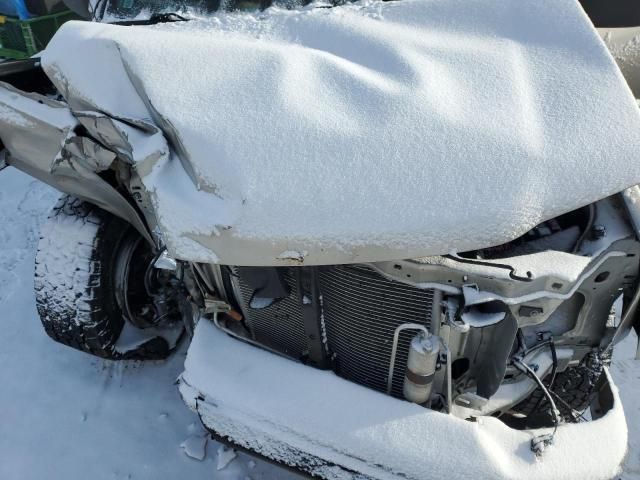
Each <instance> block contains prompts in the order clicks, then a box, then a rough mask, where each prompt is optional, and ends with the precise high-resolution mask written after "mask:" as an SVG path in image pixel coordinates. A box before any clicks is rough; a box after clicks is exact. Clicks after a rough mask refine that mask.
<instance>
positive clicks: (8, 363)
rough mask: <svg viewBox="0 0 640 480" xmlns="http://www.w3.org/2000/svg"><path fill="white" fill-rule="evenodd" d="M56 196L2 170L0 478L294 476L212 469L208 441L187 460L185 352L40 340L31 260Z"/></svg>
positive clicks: (238, 466) (212, 448) (247, 460)
mask: <svg viewBox="0 0 640 480" xmlns="http://www.w3.org/2000/svg"><path fill="white" fill-rule="evenodd" d="M58 195H59V194H58V193H57V192H56V191H54V190H52V189H50V188H48V187H46V186H44V185H43V184H41V183H40V182H37V181H35V180H32V179H31V178H30V177H27V176H26V175H23V174H22V173H20V172H18V171H17V170H14V169H13V168H9V169H7V170H4V171H2V172H0V245H2V249H0V479H3V480H30V479H38V480H40V479H43V478H49V479H64V480H75V479H86V478H92V479H95V480H102V479H105V480H107V479H108V480H121V479H123V480H124V479H127V480H128V479H131V480H137V479H153V480H156V479H159V480H162V479H176V478H179V479H181V480H189V479H220V480H236V479H238V480H242V479H245V478H251V479H253V480H258V479H278V480H280V479H283V480H293V479H296V478H298V477H297V476H295V475H293V474H290V473H289V472H288V471H284V470H281V469H278V468H276V467H273V466H272V465H270V464H266V463H264V462H260V461H255V460H254V459H252V458H251V457H249V456H247V455H244V454H239V455H238V457H237V458H235V459H231V462H230V463H229V464H228V465H227V466H226V467H225V468H223V469H221V470H220V471H218V470H217V469H218V466H219V465H223V464H224V462H219V461H218V458H217V456H218V452H219V445H218V444H217V443H215V442H213V441H211V440H210V441H208V442H207V446H206V458H205V459H204V460H203V461H198V460H195V459H192V458H190V457H189V456H187V454H186V453H185V451H184V450H185V449H187V450H189V452H190V453H191V454H195V455H196V456H198V455H197V454H198V449H199V441H198V438H197V437H198V436H202V435H204V432H203V430H202V428H201V427H200V421H199V420H198V417H197V416H196V415H194V414H193V413H192V412H191V411H190V410H188V409H187V407H186V406H185V405H184V403H183V402H182V399H181V398H180V396H179V394H178V390H177V388H176V386H175V385H174V381H175V379H176V378H177V376H178V375H179V374H180V372H181V371H182V368H183V362H184V357H185V353H186V348H185V346H186V345H183V346H182V348H180V350H179V351H178V352H177V353H176V354H174V355H173V356H172V357H171V359H170V360H169V361H167V362H157V363H140V362H109V361H104V360H101V359H96V358H93V357H91V356H89V355H86V354H84V353H81V352H77V351H74V350H72V349H70V348H67V347H63V346H62V345H59V344H57V343H55V342H53V341H51V340H50V339H49V338H48V337H47V336H46V334H45V333H44V330H43V329H42V327H41V325H40V321H39V320H38V316H37V313H36V308H35V302H34V297H33V291H32V282H33V258H34V254H35V247H36V243H37V239H38V224H39V223H41V222H42V220H43V219H44V218H45V217H46V215H47V212H48V210H49V209H50V207H51V206H52V204H53V203H54V202H55V200H56V199H57V198H58ZM191 437H196V438H191ZM200 443H201V442H200ZM181 445H184V447H181ZM223 455H224V456H225V457H226V458H224V461H227V460H228V455H227V454H225V453H223Z"/></svg>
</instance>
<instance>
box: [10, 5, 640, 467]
mask: <svg viewBox="0 0 640 480" xmlns="http://www.w3.org/2000/svg"><path fill="white" fill-rule="evenodd" d="M134 3H135V2H134ZM181 18H182V17H181ZM505 19H506V20H505ZM609 37H611V35H609ZM625 38H626V37H625ZM605 39H606V35H605ZM609 41H611V38H609ZM78 44H81V45H82V48H78V49H75V50H74V55H69V48H68V47H69V45H78ZM184 51H188V52H190V54H189V55H183V54H182V52H184ZM639 58H640V57H639ZM42 62H43V69H44V72H45V73H46V74H47V75H48V77H49V78H50V80H51V85H50V87H51V90H53V92H51V91H47V92H44V91H42V92H41V93H40V94H38V93H25V92H24V91H22V90H19V89H18V88H16V87H15V86H12V85H9V84H8V83H0V140H1V142H2V143H1V144H0V146H2V147H3V149H2V158H3V159H4V161H6V163H7V164H8V165H11V166H14V167H16V168H18V169H20V170H22V171H24V172H26V173H28V174H30V175H32V176H33V177H35V178H38V179H40V180H42V181H44V182H46V183H49V184H50V185H52V186H54V187H56V188H58V189H59V190H61V191H63V192H65V193H67V194H70V195H71V196H72V197H69V198H66V199H63V201H62V203H61V205H60V206H59V207H57V209H56V210H55V214H54V215H52V217H53V218H52V219H50V220H51V222H52V224H53V227H51V231H53V232H56V234H57V232H59V230H58V229H59V228H62V227H60V225H63V224H65V223H69V224H74V225H76V227H77V229H78V232H80V233H82V234H83V235H85V237H86V238H88V239H89V240H85V243H87V244H92V245H94V246H96V247H95V248H96V249H101V250H100V251H101V252H102V253H104V255H103V256H104V257H105V260H104V264H103V265H104V266H105V267H104V269H102V270H104V271H105V272H106V271H107V269H108V268H110V267H111V266H114V267H113V268H114V271H113V272H107V273H108V275H105V277H104V278H101V280H104V284H105V290H107V292H106V293H104V296H105V298H107V300H106V301H110V300H112V301H113V302H112V303H113V305H110V306H109V308H110V310H109V311H110V312H116V314H115V315H114V317H117V322H114V323H116V324H117V325H115V327H114V326H113V325H107V326H105V327H104V328H102V327H101V330H100V335H103V336H106V335H110V337H109V338H110V341H112V344H109V345H107V347H109V348H106V347H105V345H103V344H100V343H99V341H101V337H100V338H98V339H97V340H96V339H90V340H92V342H90V343H88V344H83V345H81V348H80V349H83V350H84V351H89V352H90V353H94V352H95V351H98V352H101V353H102V356H103V357H105V358H109V357H108V356H105V355H108V354H109V352H111V351H113V349H114V348H115V346H114V345H115V340H118V341H120V340H122V339H123V338H124V337H125V335H124V334H122V333H121V330H122V331H125V330H126V329H123V327H122V324H123V322H125V321H126V322H127V323H126V325H128V326H130V327H131V326H133V327H135V328H137V329H138V330H141V331H142V332H143V333H144V332H145V329H147V332H146V333H149V332H156V329H157V331H161V330H162V328H163V327H165V326H166V324H165V322H166V321H167V318H171V321H172V322H173V323H172V324H171V327H172V328H173V330H172V331H174V332H177V333H176V335H177V334H179V333H180V332H181V331H182V325H183V324H184V329H185V331H186V332H188V333H189V335H190V336H192V344H191V346H190V349H189V353H188V357H187V360H186V363H185V369H186V370H185V372H184V373H183V374H182V376H181V378H180V392H181V394H182V396H183V398H184V400H185V402H186V403H187V405H188V406H189V407H190V408H192V409H193V410H194V411H196V412H197V413H198V414H199V416H200V418H201V420H202V421H203V423H204V425H205V426H206V427H207V428H208V429H209V430H210V431H211V432H212V433H214V434H215V435H216V436H218V437H221V438H226V439H227V440H229V441H230V442H232V443H233V444H234V445H238V446H240V447H242V448H247V449H249V450H251V451H254V452H257V453H259V454H260V455H263V456H265V457H267V458H269V459H271V460H275V461H277V462H281V463H284V464H287V465H289V466H293V467H294V468H297V469H300V470H303V471H305V472H308V473H311V474H313V475H317V476H320V477H324V478H327V479H330V480H337V479H342V478H349V479H358V480H359V479H364V478H372V479H393V478H406V479H416V480H419V479H423V478H440V477H444V476H445V474H446V475H451V471H450V469H451V463H452V462H451V458H452V457H450V456H449V457H445V460H442V459H441V458H440V457H441V453H442V452H443V451H447V452H454V453H455V452H457V451H460V450H461V451H464V452H467V453H470V454H469V455H468V457H467V456H465V455H462V457H464V458H461V460H460V462H458V464H457V465H456V468H457V471H456V472H455V473H457V474H458V475H457V476H459V477H460V478H475V477H477V476H482V477H487V478H569V477H570V476H571V475H575V476H578V477H580V478H610V477H613V476H614V475H615V474H616V472H617V471H618V469H619V465H620V462H621V461H622V459H623V457H624V454H625V451H626V447H625V445H626V444H625V442H626V425H625V420H624V414H623V412H622V408H621V405H620V400H619V397H618V395H617V391H616V388H615V386H614V385H612V383H611V379H610V377H609V375H608V370H607V367H608V365H609V363H610V360H611V353H612V349H613V348H614V346H615V345H616V344H617V343H618V342H619V341H620V340H621V339H622V338H623V337H624V336H625V335H626V334H627V333H628V332H629V331H630V330H631V328H633V327H635V328H636V329H638V328H640V321H639V320H638V319H639V318H640V315H639V314H638V306H639V304H640V263H639V260H640V240H639V239H640V188H639V187H638V186H637V185H638V184H640V164H639V163H638V161H637V156H638V151H639V150H640V113H639V112H638V108H637V104H636V102H635V99H634V98H633V95H632V93H631V90H630V89H629V86H628V85H627V84H626V83H625V80H624V77H623V76H622V74H621V72H620V70H619V69H618V67H616V64H615V62H614V60H613V58H612V57H611V55H610V54H609V53H608V52H607V50H606V47H605V45H604V43H603V41H602V40H601V39H600V37H599V36H598V33H597V32H596V30H595V28H594V27H593V25H591V24H590V23H589V20H588V18H587V17H586V15H584V12H583V11H582V10H581V8H580V6H579V4H578V3H577V2H575V1H573V0H567V1H561V2H560V1H556V0H543V1H540V2H521V1H518V0H505V1H503V2H494V1H490V0H474V1H472V2H455V1H448V0H433V1H430V2H427V1H423V0H403V1H401V2H381V3H380V4H378V3H377V2H373V3H357V4H353V5H342V6H336V7H335V8H316V6H314V5H313V4H312V5H310V6H306V7H304V8H300V9H291V10H286V9H281V8H272V9H270V11H268V12H264V13H255V14H254V13H238V12H236V13H233V14H228V15H223V14H219V15H216V16H215V17H214V18H213V19H211V18H193V19H190V20H189V21H184V22H182V21H181V22H177V23H174V24H171V25H164V26H163V25H145V26H141V25H133V24H131V25H129V26H126V27H125V26H115V25H104V24H99V23H96V22H91V23H80V22H69V23H67V24H65V26H64V27H63V28H62V29H61V30H60V31H59V32H58V33H57V35H56V36H55V38H54V39H53V41H52V43H51V45H50V46H49V47H48V48H47V50H46V51H45V52H44V53H43V57H42ZM631 64H633V62H627V63H625V65H627V67H628V68H631V67H629V65H631ZM635 64H636V65H638V64H640V63H637V62H636V63H635ZM14 67H15V66H12V71H13V69H14ZM32 67H33V66H32ZM32 67H29V68H32ZM19 70H20V69H18V71H19ZM195 72H197V74H195ZM627 73H628V72H626V71H625V74H627ZM0 74H1V69H0ZM105 79H108V80H105ZM257 79H259V81H257ZM12 82H13V83H16V82H15V81H13V80H12ZM16 85H17V83H16ZM44 93H46V94H44ZM54 98H55V99H54ZM75 197H77V198H75ZM78 199H81V200H83V201H84V202H85V203H83V202H81V201H80V200H78ZM88 203H90V204H93V205H91V206H87V205H88ZM94 205H95V206H97V207H99V209H95V210H94V209H93V206H94ZM77 212H80V214H82V215H85V217H86V216H87V215H91V219H92V221H93V222H94V223H92V224H91V225H88V226H87V225H86V223H87V222H85V221H84V220H83V221H76V220H77V218H76V217H75V216H77V215H80V214H78V213H77ZM82 212H84V213H82ZM107 212H110V214H113V215H114V216H116V217H119V219H123V220H125V222H127V223H128V224H129V225H131V226H132V227H133V229H128V226H127V225H126V224H122V223H119V220H118V219H116V220H118V222H113V221H112V220H113V217H112V216H111V215H108V214H107ZM74 215H75V216H74ZM60 218H62V220H60ZM83 218H84V217H83ZM65 219H66V221H63V220H65ZM69 219H73V220H74V221H73V222H72V221H70V220H69ZM89 223H91V222H89ZM85 227H86V228H85ZM109 229H111V230H110V231H108V232H107V230H109ZM134 229H135V231H134ZM129 230H131V231H129ZM78 232H76V233H78ZM104 232H107V233H104ZM136 232H137V233H136ZM80 233H78V236H79V237H80V236H81V235H80ZM100 235H102V236H103V237H104V238H106V239H107V240H106V241H104V243H101V242H102V240H101V238H100ZM85 237H82V238H85ZM114 239H115V240H114ZM143 240H144V241H143ZM110 245H115V246H117V248H118V249H119V250H114V252H115V253H113V255H111V254H110V252H111V251H107V249H108V248H109V246H110ZM114 248H115V247H114ZM93 255H94V257H98V256H100V255H98V254H97V253H96V252H93ZM110 255H111V256H110ZM45 256H46V251H45V253H42V254H40V257H39V258H40V260H39V261H40V262H41V264H42V265H44V257H45ZM112 257H113V258H115V259H116V261H112ZM60 263H63V262H58V265H52V268H53V267H56V268H58V266H59V265H60ZM112 264H113V265H112ZM46 271H47V268H45V267H44V266H42V267H40V270H39V271H38V272H39V273H38V275H41V276H42V277H43V278H39V279H38V282H40V283H43V282H44V283H46V278H44V277H45V274H46ZM111 273H113V275H112V274H111ZM60 277H64V275H60ZM67 277H68V275H67ZM112 277H113V278H115V279H116V281H115V282H114V285H112V290H114V291H115V292H116V293H115V295H112V294H111V292H110V291H109V284H108V282H110V281H111V280H112ZM65 278H66V277H65ZM97 283H99V282H97ZM73 287H74V288H77V289H78V292H79V295H80V296H82V295H83V294H84V292H86V291H88V288H89V287H91V286H89V287H88V286H86V285H79V286H78V285H73ZM54 290H55V289H52V290H51V291H52V292H53V291H54ZM43 291H45V290H43ZM41 295H42V296H43V297H47V296H48V294H47V295H44V294H41ZM51 295H53V293H52V294H51ZM45 300H46V299H45ZM63 300H64V299H63ZM52 301H58V299H56V298H53V299H52ZM106 301H105V302H106ZM73 308H75V306H74V307H73ZM73 308H72V307H70V310H69V311H70V312H71V314H70V317H69V318H71V319H72V320H71V321H70V325H65V327H68V331H72V330H73V328H74V325H75V324H74V322H75V320H73V319H74V318H75V316H74V315H75V313H74V311H73ZM97 311H101V310H100V309H95V310H92V312H97ZM103 317H104V316H103ZM120 317H122V318H120ZM41 318H44V319H45V320H43V323H45V328H47V324H46V321H48V320H50V318H49V316H48V314H47V312H46V311H44V313H42V312H41ZM102 320H104V318H103V319H102ZM76 323H77V322H76ZM88 323H91V322H88ZM176 324H177V325H178V326H179V327H180V328H175V327H176ZM101 325H103V324H101ZM75 326H77V325H75ZM107 327H111V328H112V329H113V331H111V330H109V328H107ZM55 328H59V325H56V326H55ZM135 328H134V331H137V332H138V333H140V332H139V331H138V330H135ZM48 331H49V330H48ZM54 333H55V332H54ZM152 336H153V335H152ZM143 337H144V335H143ZM146 337H149V335H146ZM85 338H86V336H85V332H84V331H82V330H80V334H78V337H77V338H74V337H72V338H71V340H70V341H65V340H64V339H63V340H60V339H59V338H56V339H57V340H59V341H62V342H63V343H67V344H69V345H71V346H74V348H76V347H77V344H78V343H79V342H80V341H83V340H84V339H85ZM176 338H177V337H176ZM78 339H79V340H78ZM96 342H98V343H96ZM120 343H121V344H123V343H126V342H125V341H124V340H122V341H120ZM138 343H139V342H138ZM165 343H166V342H165ZM174 344H175V342H174V343H173V344H172V345H174ZM140 345H146V346H148V345H147V344H146V343H145V344H140ZM140 345H139V346H140ZM152 346H153V345H152ZM171 348H173V347H171ZM140 351H144V349H142V350H140ZM168 351H169V350H168V348H165V349H164V353H165V354H168ZM105 352H106V353H105ZM156 353H157V352H156ZM153 358H158V357H157V356H156V357H153ZM283 379H286V381H285V382H283ZM589 409H590V410H589ZM587 410H589V412H590V415H591V416H590V417H589V418H587V416H588V415H586V412H587ZM587 420H589V421H587ZM596 448H600V449H604V453H603V454H602V455H600V456H598V457H595V456H593V457H592V456H589V455H588V454H587V455H585V452H589V451H591V450H594V449H596ZM567 457H570V458H573V459H580V461H576V462H575V465H573V467H572V468H573V470H572V471H571V472H569V473H568V474H566V475H565V473H566V470H563V471H560V470H559V469H560V468H561V465H562V463H563V462H564V461H565V459H566V458H567ZM559 471H560V474H558V472H559ZM471 472H473V473H471Z"/></svg>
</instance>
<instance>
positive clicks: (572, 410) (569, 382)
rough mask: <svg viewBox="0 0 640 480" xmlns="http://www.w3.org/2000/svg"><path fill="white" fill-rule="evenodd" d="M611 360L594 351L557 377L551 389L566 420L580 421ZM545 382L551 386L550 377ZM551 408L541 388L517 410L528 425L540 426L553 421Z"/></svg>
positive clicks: (517, 406) (547, 424)
mask: <svg viewBox="0 0 640 480" xmlns="http://www.w3.org/2000/svg"><path fill="white" fill-rule="evenodd" d="M609 363H610V359H609V358H602V357H601V356H600V355H599V354H597V353H591V354H589V355H587V356H586V357H585V359H584V360H583V361H582V362H581V363H580V365H578V366H576V367H573V368H568V369H567V370H565V371H564V372H561V373H559V374H558V375H557V376H556V378H555V380H554V382H553V386H552V388H551V391H552V392H553V394H554V401H555V404H556V407H557V408H558V410H559V412H560V417H561V418H562V420H563V421H565V422H575V421H576V420H578V418H576V417H577V416H579V414H582V413H583V412H584V411H585V410H586V409H587V408H588V407H589V405H590V404H591V400H592V394H593V392H594V387H595V385H596V383H597V381H598V379H599V378H600V375H602V373H603V369H604V367H605V366H606V365H608V364H609ZM544 383H545V385H546V386H547V387H549V379H545V381H544ZM549 408H550V405H549V402H548V401H547V399H546V397H545V396H544V394H543V393H542V390H540V389H539V388H537V389H536V390H534V391H533V393H531V395H530V396H529V397H528V398H527V399H526V400H524V401H522V402H520V403H519V404H518V405H516V406H515V407H514V408H513V412H514V413H517V414H519V415H524V416H525V417H526V418H525V420H524V424H525V425H524V426H525V428H539V427H546V426H549V425H550V424H551V423H552V420H551V413H550V410H549Z"/></svg>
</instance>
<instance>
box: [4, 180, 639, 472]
mask: <svg viewBox="0 0 640 480" xmlns="http://www.w3.org/2000/svg"><path fill="white" fill-rule="evenodd" d="M57 197H58V194H57V193H56V192H55V191H53V190H52V189H50V188H48V187H46V186H44V185H42V184H41V183H39V182H37V181H34V180H32V179H30V178H29V177H27V176H25V175H23V174H21V173H19V172H17V171H16V170H13V169H7V170H5V171H3V172H1V173H0V244H1V245H2V247H3V248H2V249H1V250H0V312H1V315H0V322H1V324H0V325H1V330H0V332H1V333H0V339H1V344H0V385H1V387H0V478H2V479H21V480H22V479H24V480H29V479H42V478H50V479H54V480H55V479H64V480H74V479H85V478H87V477H91V478H93V479H98V480H101V479H109V480H114V479H115V480H119V479H154V480H155V479H174V478H180V479H184V480H190V479H221V480H231V479H233V480H235V479H245V478H251V479H253V480H258V479H265V480H270V479H278V480H280V479H284V480H289V479H291V480H293V479H297V478H299V477H297V476H295V475H293V474H291V473H289V472H288V471H285V470H282V469H278V468H276V467H273V466H271V465H268V464H266V463H264V462H260V461H256V460H254V459H252V458H251V457H249V456H247V455H244V454H239V455H238V456H237V458H231V457H232V455H230V454H229V453H228V452H225V451H224V449H221V448H220V446H219V445H218V444H217V443H216V442H213V441H211V440H209V441H208V442H207V445H206V447H205V448H206V449H205V452H204V453H205V454H206V456H205V459H204V460H203V461H198V460H196V459H194V458H191V457H190V456H188V455H187V451H188V453H189V454H190V455H191V456H195V457H199V456H201V455H202V443H203V442H202V435H203V434H204V432H203V431H202V429H201V427H200V424H199V420H198V418H197V417H196V416H195V415H194V414H193V413H191V412H190V411H189V410H187V408H186V407H185V406H184V405H183V403H182V400H181V399H180V397H179V396H178V392H177V389H176V387H175V385H174V381H175V379H176V377H177V376H178V374H179V373H180V372H181V371H182V363H183V360H184V356H185V353H186V351H185V348H184V347H185V346H184V345H183V346H182V348H181V349H180V350H179V351H178V352H177V353H176V354H175V355H173V356H172V357H171V359H170V360H169V361H167V362H158V363H144V364H143V363H140V362H119V363H116V362H108V361H103V360H99V359H95V358H92V357H90V356H88V355H85V354H83V353H80V352H76V351H74V350H72V349H70V348H66V347H63V346H61V345H58V344H56V343H54V342H53V341H51V340H49V338H48V337H47V336H46V335H45V333H44V331H43V330H42V328H41V326H40V322H39V320H38V318H37V313H36V309H35V305H34V299H33V292H32V278H33V257H34V252H35V246H36V243H37V238H38V233H37V232H38V225H39V224H40V223H41V222H42V220H43V219H44V218H45V217H46V214H47V212H48V210H49V208H50V206H51V205H52V204H53V203H54V202H55V200H56V199H57ZM633 340H634V339H629V340H628V341H626V342H625V343H624V344H623V347H622V348H620V349H619V351H618V352H616V362H615V365H614V368H613V374H614V377H615V378H616V380H617V382H618V385H619V386H620V390H621V395H622V399H623V403H624V405H625V410H626V413H627V419H628V422H629V430H630V453H629V458H628V461H627V465H626V470H625V473H624V474H623V476H622V478H623V479H625V480H640V421H639V420H638V416H639V415H640V402H638V399H640V362H634V361H633V360H632V358H633V356H634V353H635V350H634V349H635V344H634V342H633ZM634 416H635V418H634ZM219 455H220V456H221V458H219ZM227 460H230V463H229V464H227V465H226V466H225V463H226V462H227ZM218 467H224V468H222V469H221V470H218Z"/></svg>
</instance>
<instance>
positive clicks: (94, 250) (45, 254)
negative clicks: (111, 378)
mask: <svg viewBox="0 0 640 480" xmlns="http://www.w3.org/2000/svg"><path fill="white" fill-rule="evenodd" d="M153 259H154V255H153V253H152V251H151V248H150V246H149V245H148V244H147V243H146V242H145V241H144V240H143V239H142V237H141V236H140V235H139V234H138V233H137V232H136V231H135V229H134V228H133V227H131V226H130V225H129V224H128V223H126V222H125V221H123V220H121V219H120V218H118V217H116V216H114V215H112V214H111V213H109V212H106V211H105V210H102V209H100V208H98V207H96V206H94V205H92V204H89V203H86V202H83V201H81V200H79V199H77V198H74V197H71V196H64V197H62V198H61V199H60V200H59V201H58V203H57V204H56V206H55V207H54V208H53V210H52V212H51V214H50V215H49V218H48V219H47V221H46V222H45V224H44V225H43V227H42V229H41V232H40V241H39V243H38V251H37V254H36V265H35V281H34V288H35V296H36V306H37V309H38V314H39V316H40V320H41V321H42V325H43V326H44V329H45V331H46V332H47V334H48V335H49V336H50V337H51V338H53V339H54V340H56V341H57V342H60V343H62V344H65V345H68V346H70V347H73V348H75V349H77V350H81V351H83V352H87V353H90V354H92V355H96V356H98V357H102V358H107V359H113V360H116V359H131V358H135V359H161V358H165V357H166V356H167V355H168V354H169V353H170V351H171V349H172V348H173V347H174V346H175V344H176V342H177V340H178V337H179V335H180V334H181V332H182V326H181V323H180V321H179V314H178V312H177V309H176V308H175V307H174V306H173V305H176V302H174V301H173V298H172V295H173V294H174V292H172V289H171V288H169V287H167V285H169V284H170V282H169V281H168V280H167V279H166V278H164V280H165V283H164V284H162V279H159V278H158V277H157V276H150V275H148V274H149V272H150V271H155V270H156V269H153V268H150V265H151V262H152V261H153ZM162 275H165V277H166V275H167V274H166V272H162ZM147 287H148V288H147ZM141 327H144V328H141ZM147 327H149V328H147Z"/></svg>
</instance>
